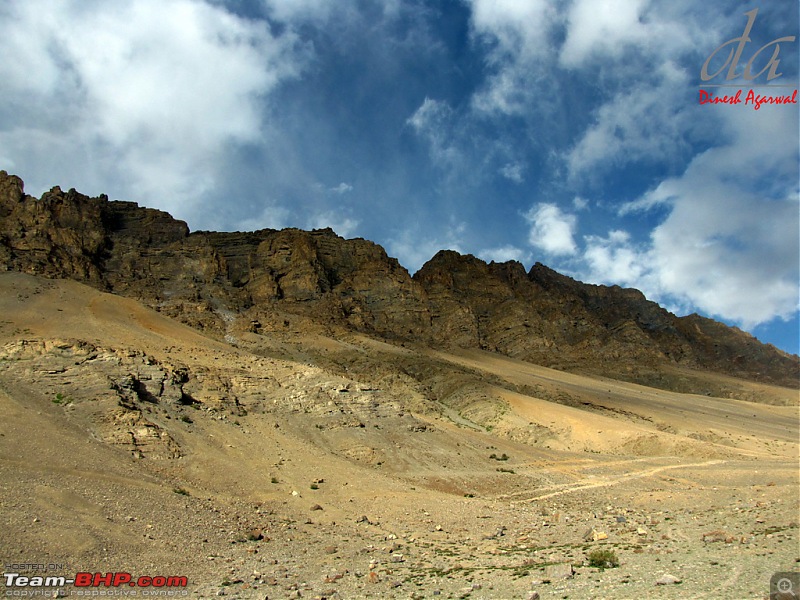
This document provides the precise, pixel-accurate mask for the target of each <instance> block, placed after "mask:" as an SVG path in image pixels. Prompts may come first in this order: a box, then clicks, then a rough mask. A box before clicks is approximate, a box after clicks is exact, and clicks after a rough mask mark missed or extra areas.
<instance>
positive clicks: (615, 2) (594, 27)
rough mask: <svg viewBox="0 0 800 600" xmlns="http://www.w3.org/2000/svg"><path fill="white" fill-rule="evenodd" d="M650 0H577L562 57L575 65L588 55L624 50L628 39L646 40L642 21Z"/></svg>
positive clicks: (630, 40)
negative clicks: (644, 10)
mask: <svg viewBox="0 0 800 600" xmlns="http://www.w3.org/2000/svg"><path fill="white" fill-rule="evenodd" d="M646 4H647V0H576V1H575V2H573V4H572V6H571V7H570V9H569V13H568V17H567V38H566V41H565V42H564V45H563V47H562V48H561V55H560V60H561V63H562V64H563V65H565V66H570V67H572V66H576V65H578V64H580V63H582V62H583V61H584V60H585V59H586V58H587V57H588V56H590V55H592V54H594V53H597V52H602V53H605V54H609V53H613V54H616V53H621V52H622V50H623V49H624V45H625V44H626V43H629V42H641V41H643V40H646V39H647V34H648V31H647V28H646V27H645V26H644V24H643V23H641V22H640V18H641V15H642V11H643V9H644V7H645V6H646Z"/></svg>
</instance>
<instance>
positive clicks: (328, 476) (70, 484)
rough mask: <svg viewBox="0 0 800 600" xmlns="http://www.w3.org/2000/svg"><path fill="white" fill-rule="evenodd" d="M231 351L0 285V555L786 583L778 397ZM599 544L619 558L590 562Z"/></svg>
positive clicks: (383, 358) (71, 562)
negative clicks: (752, 398)
mask: <svg viewBox="0 0 800 600" xmlns="http://www.w3.org/2000/svg"><path fill="white" fill-rule="evenodd" d="M230 339H231V340H232V341H235V343H236V344H237V346H232V345H230V344H225V343H222V342H220V341H216V340H214V339H211V338H208V337H205V336H203V335H201V334H200V333H198V332H196V331H195V330H192V329H190V328H188V327H185V326H183V325H180V324H178V323H176V322H174V321H172V320H170V319H169V318H166V317H164V316H162V315H160V314H158V313H156V312H153V311H151V310H149V309H146V308H143V307H142V306H141V305H139V304H137V303H136V302H134V301H132V300H128V299H124V298H119V297H116V296H111V295H108V294H102V293H100V292H97V291H96V290H94V289H91V288H88V287H86V286H83V285H81V284H78V283H75V282H71V281H58V280H46V279H39V278H36V277H32V276H28V275H21V274H17V273H2V274H0V414H2V415H3V419H2V421H0V474H1V476H2V486H0V504H2V506H3V511H2V519H3V521H2V528H0V555H2V556H3V558H4V559H5V561H6V564H7V565H9V564H12V563H17V564H18V563H63V564H64V565H65V567H64V568H63V569H61V570H59V574H62V573H63V574H67V575H69V574H70V573H74V572H75V571H80V570H87V571H92V572H93V571H103V572H106V571H113V570H122V571H129V572H131V573H133V574H134V575H154V574H174V575H187V576H188V577H189V581H190V585H189V588H188V590H189V592H190V594H191V595H193V596H194V597H203V598H205V597H211V596H216V595H217V594H219V593H220V590H222V591H223V592H224V594H225V595H227V596H229V597H241V598H264V597H269V598H287V597H312V598H313V597H327V598H332V597H333V598H335V597H341V598H359V597H373V598H387V597H396V598H409V597H416V598H428V597H433V596H434V593H435V592H437V591H438V592H439V594H438V595H439V596H440V597H472V598H524V597H526V595H527V594H528V592H529V590H535V591H538V592H539V594H540V595H541V597H542V598H642V597H660V598H717V597H720V595H722V597H731V598H761V597H763V596H764V595H765V594H766V591H767V586H768V582H769V578H770V576H771V575H772V573H774V572H775V571H778V570H788V569H796V568H797V563H796V562H795V561H796V559H797V557H798V545H797V544H798V525H797V509H798V494H797V490H798V469H797V467H798V461H797V453H798V409H797V397H796V392H794V391H791V390H785V389H783V388H778V387H770V386H764V385H761V384H749V383H746V382H742V381H739V380H731V381H726V382H725V385H727V386H730V385H737V386H742V387H743V389H745V391H746V392H747V393H751V394H754V395H755V394H762V395H763V396H764V398H762V400H763V399H767V400H768V404H764V403H750V402H743V401H737V400H730V399H723V398H715V397H713V396H697V395H683V394H678V393H674V392H664V391H661V390H656V389H651V388H646V387H643V386H637V385H634V384H627V383H619V382H615V381H609V380H603V379H593V378H590V377H585V376H579V375H574V374H568V373H564V372H560V371H554V370H551V369H545V368H543V367H537V366H534V365H531V364H528V363H523V362H518V361H514V360H512V359H509V358H504V357H499V356H497V355H494V354H489V353H485V352H480V351H465V352H460V353H458V354H454V353H445V352H433V351H429V350H426V349H424V348H415V347H413V346H410V345H406V346H395V345H392V344H388V343H386V342H384V341H376V340H372V339H370V338H367V337H364V336H358V335H349V336H347V337H340V338H339V339H333V338H329V337H325V336H323V335H317V334H314V335H311V334H304V335H299V334H296V333H294V332H291V331H288V332H286V333H283V334H278V333H274V334H269V335H266V334H264V335H260V334H256V333H253V332H247V331H231V332H230ZM681 375H682V374H681V373H677V374H676V376H681ZM683 375H685V376H691V377H705V375H703V374H698V373H695V372H690V371H686V372H685V373H683ZM713 377H718V376H710V378H709V379H708V382H709V389H710V390H713V389H717V388H715V387H714V385H715V382H714V380H713ZM706 534H708V535H706ZM260 536H263V538H262V539H253V538H258V537H260ZM704 536H705V537H704ZM596 548H608V549H611V550H613V551H614V552H616V554H617V556H618V557H619V559H620V562H621V565H620V566H619V567H618V568H613V569H607V570H605V571H601V570H599V569H597V568H594V567H590V566H588V564H587V554H588V553H589V552H591V551H592V550H593V549H596ZM567 571H574V572H575V574H574V575H573V576H571V577H568V578H565V577H564V575H565V574H566V573H567ZM666 573H669V574H672V575H674V576H676V577H678V578H679V579H681V580H682V583H681V584H671V585H669V586H656V585H655V582H656V580H657V579H658V578H659V577H661V576H663V575H664V574H666ZM29 574H30V573H29ZM298 593H299V595H298Z"/></svg>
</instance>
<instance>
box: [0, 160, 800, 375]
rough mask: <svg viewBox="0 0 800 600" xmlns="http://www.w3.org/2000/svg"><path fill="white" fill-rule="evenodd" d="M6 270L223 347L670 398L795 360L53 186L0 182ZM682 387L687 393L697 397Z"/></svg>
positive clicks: (325, 245) (444, 260) (553, 282)
mask: <svg viewBox="0 0 800 600" xmlns="http://www.w3.org/2000/svg"><path fill="white" fill-rule="evenodd" d="M0 264H2V265H3V266H4V268H5V269H9V270H17V271H21V272H26V273H33V274H38V275H45V276H48V277H66V278H73V279H77V280H79V281H83V282H87V283H90V284H91V285H94V286H95V287H98V288H100V289H103V290H106V291H112V292H115V293H118V294H123V295H126V296H129V297H134V298H136V299H138V300H140V301H142V302H144V303H146V304H148V305H150V306H152V307H154V308H156V309H158V310H160V311H162V312H164V313H166V314H168V315H170V316H173V317H175V318H178V319H180V320H182V321H183V322H186V323H188V324H190V325H192V326H195V327H198V328H201V329H205V330H207V331H210V332H212V333H216V334H218V335H220V336H222V335H227V336H228V337H229V341H235V340H236V338H235V336H234V335H233V334H235V333H236V332H237V331H241V330H242V329H243V328H247V327H249V328H250V330H251V331H254V332H260V333H268V332H269V331H276V330H281V328H282V327H290V326H291V328H292V329H293V330H299V331H314V330H316V331H320V332H324V333H328V334H335V333H337V332H341V331H346V330H351V331H358V332H362V333H366V334H369V335H373V336H376V337H380V338H384V339H391V340H406V341H413V342H419V343H424V344H430V345H434V346H437V347H441V346H444V347H452V346H456V347H463V348H481V349H485V350H490V351H494V352H500V353H503V354H506V355H508V356H512V357H514V358H519V359H523V360H527V361H531V362H536V363H539V364H544V365H547V366H554V367H558V368H563V369H572V370H593V371H595V372H601V373H604V374H608V375H610V376H616V377H622V378H626V379H632V380H641V381H644V379H643V376H642V375H641V368H642V367H643V366H644V367H647V368H648V369H651V371H648V373H650V375H648V379H647V380H646V382H647V383H649V384H651V385H661V386H662V387H675V386H676V385H677V384H675V383H674V382H670V381H667V380H658V377H656V378H655V379H653V378H652V376H651V375H652V372H653V371H652V370H653V369H656V370H657V369H659V368H662V367H664V366H669V365H681V366H688V367H692V368H698V369H706V370H712V371H717V372H721V373H727V374H732V375H737V376H742V377H746V378H750V379H757V380H762V381H768V382H773V383H779V384H782V385H791V386H797V383H798V377H800V364H799V361H798V358H797V357H796V356H790V355H787V354H786V353H783V352H781V351H779V350H777V349H776V348H774V347H772V346H768V345H764V344H761V343H760V342H758V341H757V340H756V339H755V338H753V337H752V336H749V335H748V334H746V333H744V332H741V331H739V330H737V329H735V328H730V327H727V326H725V325H722V324H720V323H717V322H715V321H712V320H710V319H705V318H703V317H699V316H697V315H691V316H688V317H676V316H675V315H673V314H671V313H669V312H668V311H666V310H664V309H663V308H661V307H660V306H658V305H657V304H655V303H654V302H650V301H648V300H647V299H646V298H645V297H644V296H643V295H642V294H641V292H639V291H637V290H632V289H623V288H620V287H617V286H610V287H609V286H596V285H587V284H584V283H580V282H578V281H575V280H573V279H571V278H569V277H566V276H564V275H560V274H559V273H556V272H555V271H553V270H552V269H549V268H548V267H546V266H544V265H541V264H539V263H537V264H535V265H534V266H533V267H532V268H531V269H530V271H529V272H527V273H526V272H525V269H524V267H523V266H522V265H521V264H520V263H517V262H513V261H512V262H507V263H489V264H487V263H485V262H484V261H482V260H479V259H477V258H475V257H473V256H469V255H467V256H463V255H461V254H458V253H456V252H453V251H442V252H439V253H438V254H437V255H436V256H434V257H433V258H432V259H431V260H430V261H429V262H428V263H427V264H425V265H424V266H423V267H422V269H420V271H419V272H418V273H417V274H416V275H415V276H414V277H413V278H412V277H411V276H410V275H409V273H408V272H407V271H406V270H405V269H404V268H403V267H402V266H401V265H400V264H399V263H398V261H397V260H396V259H394V258H391V257H389V256H387V254H386V252H385V250H384V249H383V248H381V247H380V246H378V245H376V244H374V243H372V242H369V241H367V240H363V239H350V240H346V239H343V238H341V237H339V236H337V235H336V234H335V233H334V232H333V231H332V230H330V229H324V230H315V231H311V232H308V231H302V230H298V229H285V230H282V231H276V230H269V229H265V230H260V231H255V232H248V233H241V232H233V233H219V232H204V231H200V232H190V231H189V228H188V227H187V225H186V223H184V222H182V221H178V220H176V219H174V218H172V217H171V216H170V215H168V214H167V213H164V212H161V211H158V210H153V209H149V208H142V207H139V206H138V205H137V204H135V203H133V202H118V201H114V202H110V201H109V200H108V199H107V198H106V197H105V196H101V197H99V198H89V197H86V196H84V195H82V194H79V193H78V192H76V191H75V190H70V191H68V192H66V193H65V192H63V191H62V190H61V189H60V188H57V187H56V188H53V189H52V190H51V191H50V192H48V193H46V194H44V195H43V196H42V198H41V199H40V200H36V199H34V198H32V197H30V196H27V195H25V193H24V190H23V184H22V181H21V180H20V179H19V178H17V177H15V176H13V175H8V174H7V173H6V172H4V171H0ZM684 391H691V386H689V387H688V388H687V390H684Z"/></svg>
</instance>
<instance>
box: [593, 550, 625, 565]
mask: <svg viewBox="0 0 800 600" xmlns="http://www.w3.org/2000/svg"><path fill="white" fill-rule="evenodd" d="M587 558H588V559H589V566H590V567H597V568H598V569H613V568H614V567H618V566H619V559H618V558H617V555H616V554H615V553H614V551H613V550H609V549H608V548H596V549H595V550H592V551H591V552H589V554H588V555H587Z"/></svg>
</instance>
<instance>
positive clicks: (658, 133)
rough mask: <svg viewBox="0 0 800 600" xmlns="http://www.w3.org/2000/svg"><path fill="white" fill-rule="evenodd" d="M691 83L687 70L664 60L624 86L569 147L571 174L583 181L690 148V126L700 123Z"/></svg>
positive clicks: (666, 158)
mask: <svg viewBox="0 0 800 600" xmlns="http://www.w3.org/2000/svg"><path fill="white" fill-rule="evenodd" d="M653 79H655V80H653ZM687 86H688V75H687V74H686V73H685V72H684V71H683V70H681V69H678V68H677V67H675V66H674V65H673V64H672V63H669V62H666V63H664V64H662V65H661V66H660V67H658V68H657V69H655V70H654V73H652V74H651V76H648V78H647V81H645V82H642V83H635V84H632V85H630V86H627V87H623V88H622V89H621V90H620V91H619V92H617V93H616V94H615V95H614V96H613V98H612V99H611V100H609V101H608V102H606V103H605V104H603V105H601V106H600V107H599V108H598V109H597V111H596V115H597V116H596V120H595V123H594V124H592V125H591V126H590V127H589V128H587V129H586V130H585V131H584V132H583V134H582V136H581V137H580V138H579V139H578V141H577V142H576V143H575V145H574V146H573V147H572V148H571V149H570V150H569V151H568V152H567V154H566V156H565V159H566V163H567V167H568V172H569V177H570V178H571V179H572V180H573V181H576V180H577V181H580V180H585V179H591V178H592V177H595V176H597V175H598V174H599V172H600V171H601V170H606V169H608V168H610V167H619V166H623V165H626V164H630V163H635V162H640V161H651V162H655V161H664V162H670V161H672V160H675V158H674V157H675V156H677V155H680V154H681V153H682V152H685V150H686V148H687V142H686V134H687V132H688V131H690V130H692V129H693V128H696V127H697V124H696V121H695V119H694V118H691V114H692V113H691V112H690V107H689V104H688V103H687V101H686V94H687V91H686V90H687V89H688V88H687ZM691 108H695V107H694V106H692V107H691Z"/></svg>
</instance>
